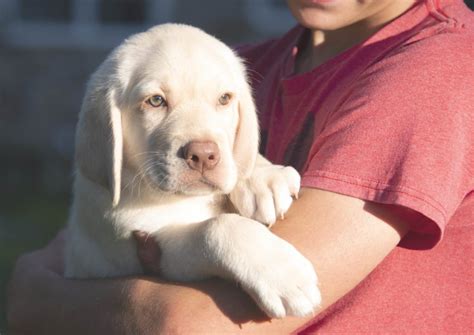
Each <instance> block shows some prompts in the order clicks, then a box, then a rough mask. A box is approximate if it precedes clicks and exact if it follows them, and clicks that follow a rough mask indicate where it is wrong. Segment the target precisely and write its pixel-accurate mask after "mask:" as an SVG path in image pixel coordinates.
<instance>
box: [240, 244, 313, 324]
mask: <svg viewBox="0 0 474 335" xmlns="http://www.w3.org/2000/svg"><path fill="white" fill-rule="evenodd" d="M281 242H283V243H281ZM278 244H279V245H278V246H277V248H274V249H272V254H273V256H272V260H265V263H263V264H261V265H260V266H259V267H257V268H255V269H254V270H255V271H254V272H253V276H251V280H249V281H248V282H247V283H246V284H247V285H246V287H244V288H245V289H246V291H247V293H249V294H250V296H252V298H253V299H254V300H255V301H256V303H257V304H258V306H259V307H260V308H261V309H262V310H263V311H264V312H265V313H266V314H267V315H268V316H269V317H271V318H283V317H285V316H299V317H302V316H308V315H312V314H314V311H315V310H316V309H317V308H318V307H319V305H320V303H321V293H320V291H319V289H318V279H317V276H316V272H315V271H314V268H313V266H312V264H311V263H310V262H309V261H308V260H307V259H306V258H305V257H304V256H302V255H301V254H300V253H299V252H298V251H297V250H296V249H295V248H293V247H292V246H291V245H289V244H288V243H286V242H284V241H280V243H278ZM283 244H286V245H283Z"/></svg>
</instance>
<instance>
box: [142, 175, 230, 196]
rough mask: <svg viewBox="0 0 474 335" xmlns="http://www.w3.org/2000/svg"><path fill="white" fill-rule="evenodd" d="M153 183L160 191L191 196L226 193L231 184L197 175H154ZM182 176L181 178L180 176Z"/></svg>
mask: <svg viewBox="0 0 474 335" xmlns="http://www.w3.org/2000/svg"><path fill="white" fill-rule="evenodd" d="M150 177H151V178H150V180H151V183H150V184H151V185H152V187H153V188H154V189H156V190H157V191H159V192H164V193H170V194H183V195H189V196H197V195H207V194H213V193H218V194H224V193H229V192H230V191H231V190H232V188H231V189H229V185H226V183H222V184H221V183H217V182H214V181H212V180H210V179H208V178H205V177H203V176H195V177H194V178H190V177H189V176H186V177H184V178H183V176H176V177H174V178H173V177H171V176H164V177H163V176H162V177H161V178H160V177H158V176H156V175H153V176H150ZM180 177H181V178H180Z"/></svg>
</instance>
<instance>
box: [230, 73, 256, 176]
mask: <svg viewBox="0 0 474 335" xmlns="http://www.w3.org/2000/svg"><path fill="white" fill-rule="evenodd" d="M259 137H260V136H259V128H258V119H257V112H256V109H255V104H254V101H253V98H252V93H251V90H250V86H249V84H248V83H247V82H245V83H244V84H243V89H242V92H241V94H240V97H239V125H238V127H237V134H236V138H235V142H234V159H235V161H236V163H237V167H238V169H239V172H240V177H241V178H247V177H248V176H250V174H251V173H252V171H253V169H254V166H255V161H256V159H257V155H258V144H259Z"/></svg>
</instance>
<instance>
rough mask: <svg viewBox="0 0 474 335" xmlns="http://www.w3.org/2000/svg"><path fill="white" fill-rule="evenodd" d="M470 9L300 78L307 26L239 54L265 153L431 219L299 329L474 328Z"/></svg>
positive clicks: (426, 9) (397, 27)
mask: <svg viewBox="0 0 474 335" xmlns="http://www.w3.org/2000/svg"><path fill="white" fill-rule="evenodd" d="M473 23H474V21H473V14H472V12H471V11H470V10H469V9H468V8H467V7H466V6H465V5H464V3H463V2H462V1H461V0H457V1H456V0H452V1H435V0H426V1H420V2H418V3H417V4H416V5H415V6H414V7H412V8H411V9H410V10H409V11H407V12H406V13H405V14H404V15H402V16H400V17H399V18H397V19H396V20H394V21H393V22H391V23H389V24H388V25H386V26H385V27H384V28H382V29H381V30H380V31H378V32H377V33H376V34H375V35H373V36H372V37H370V38H369V39H368V40H366V41H365V42H363V43H362V44H360V45H357V46H355V47H353V48H351V49H349V50H347V51H345V52H343V53H342V54H340V55H338V56H337V57H335V58H333V59H331V60H329V61H328V62H326V63H324V64H323V65H321V66H318V67H317V68H315V69H314V70H312V71H310V72H308V73H304V74H299V75H293V62H294V58H295V56H296V54H297V52H298V49H297V45H298V43H299V41H300V40H301V38H304V34H305V29H304V28H303V27H296V28H295V29H293V30H291V31H290V32H288V33H287V34H286V35H285V36H283V37H281V38H279V39H276V40H271V41H268V42H265V43H263V44H260V45H257V46H250V47H243V48H241V49H240V50H239V53H240V54H241V56H242V57H243V58H244V59H245V60H246V61H247V63H248V65H249V68H250V71H249V75H250V79H251V81H252V84H253V87H254V90H255V98H256V103H257V107H258V110H259V112H260V119H261V120H260V122H261V128H262V150H263V152H264V154H265V155H266V156H267V157H268V158H269V159H270V160H271V161H273V162H274V163H279V164H289V165H293V166H295V167H296V168H297V169H299V171H300V172H301V173H302V175H303V179H302V186H303V187H315V188H320V189H324V190H329V191H333V192H337V193H342V194H345V195H349V196H353V197H357V198H361V199H364V200H368V201H374V202H379V203H387V204H396V205H401V206H405V207H408V208H410V209H412V210H414V211H416V212H418V213H421V214H422V218H423V219H421V220H419V221H417V222H416V224H413V225H412V226H411V229H410V232H409V233H408V234H407V235H406V237H405V238H404V239H403V240H402V241H401V242H400V245H399V246H398V247H397V248H396V249H395V250H394V251H393V252H392V253H391V254H390V255H389V256H388V257H387V258H386V259H385V260H384V261H383V262H382V263H381V264H380V265H379V266H378V267H377V268H376V270H374V271H373V272H372V273H371V274H370V275H369V276H368V277H367V278H366V279H365V280H364V281H363V282H362V283H361V284H360V285H358V286H357V287H356V288H355V289H354V290H352V291H351V292H350V293H349V294H348V295H346V296H345V297H344V298H342V299H340V300H339V301H338V302H337V303H336V304H334V305H333V306H331V307H330V308H329V309H328V310H326V311H325V312H323V313H322V314H321V315H319V316H318V317H317V318H316V319H315V320H313V321H312V322H311V323H310V324H308V325H306V326H305V327H304V328H302V329H300V330H299V332H302V333H318V332H321V333H352V334H353V333H411V334H413V333H418V334H419V333H426V334H436V333H437V334H439V333H456V332H458V333H474V325H473V318H474V313H473V306H474V284H473V280H474V264H473V258H474V253H473V245H474V239H473V228H474V227H473V225H474V49H473V47H474V33H473Z"/></svg>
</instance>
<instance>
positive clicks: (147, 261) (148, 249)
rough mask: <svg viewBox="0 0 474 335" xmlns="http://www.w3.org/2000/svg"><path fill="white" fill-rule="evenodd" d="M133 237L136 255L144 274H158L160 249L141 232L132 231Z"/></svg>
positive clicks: (149, 237)
mask: <svg viewBox="0 0 474 335" xmlns="http://www.w3.org/2000/svg"><path fill="white" fill-rule="evenodd" d="M133 237H134V238H135V241H136V242H137V255H138V259H139V260H140V263H141V265H142V267H143V271H144V272H145V273H146V274H154V275H158V274H159V273H160V255H161V251H160V247H159V246H158V243H157V242H156V241H155V239H154V238H153V237H152V236H150V235H149V234H147V233H145V232H142V231H134V232H133Z"/></svg>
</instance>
